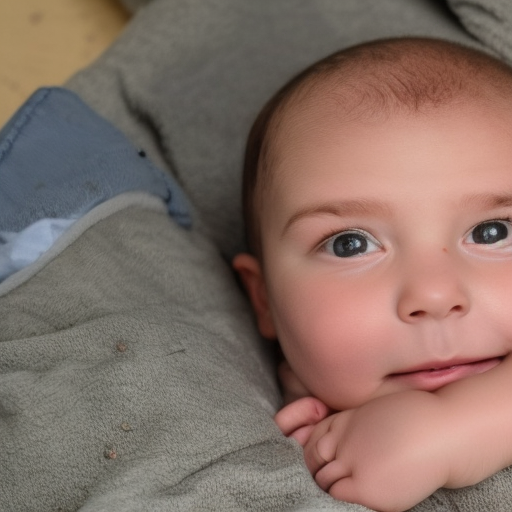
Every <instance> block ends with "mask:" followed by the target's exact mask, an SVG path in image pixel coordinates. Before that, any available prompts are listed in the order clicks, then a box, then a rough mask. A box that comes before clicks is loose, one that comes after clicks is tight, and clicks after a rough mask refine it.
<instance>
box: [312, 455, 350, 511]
mask: <svg viewBox="0 0 512 512" xmlns="http://www.w3.org/2000/svg"><path fill="white" fill-rule="evenodd" d="M349 476H350V469H349V468H348V467H347V466H346V464H343V461H342V460H341V459H334V460H333V461H331V462H329V463H327V464H326V465H325V466H324V467H323V468H321V469H319V470H318V471H317V473H316V475H315V481H316V483H317V484H318V486H319V487H320V488H321V489H323V490H324V491H325V492H329V493H331V489H333V488H334V487H335V486H336V485H338V486H339V487H340V489H339V491H340V492H341V491H342V490H343V489H344V488H345V487H346V486H347V484H348V482H344V483H340V482H341V480H343V479H345V480H346V479H347V477H349ZM332 496H334V495H332ZM334 497H337V496H334ZM337 498H338V499H342V498H340V497H339V496H338V497H337ZM345 501H346V500H345Z"/></svg>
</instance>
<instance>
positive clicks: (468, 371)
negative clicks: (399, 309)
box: [390, 356, 503, 391]
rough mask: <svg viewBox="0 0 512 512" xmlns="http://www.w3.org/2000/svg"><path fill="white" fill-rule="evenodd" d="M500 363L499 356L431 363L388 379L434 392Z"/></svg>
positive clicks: (393, 375) (500, 358)
mask: <svg viewBox="0 0 512 512" xmlns="http://www.w3.org/2000/svg"><path fill="white" fill-rule="evenodd" d="M502 361H503V357H502V356H499V357H490V358H488V359H478V360H453V361H446V362H433V363H428V364H425V365H422V366H419V367H415V368H412V369H410V370H406V371H404V372H399V373H393V374H391V375H390V378H391V379H392V380H396V381H399V382H402V383H403V384H407V385H408V387H409V386H410V387H412V388H413V389H420V390H423V391H435V390H436V389H439V388H441V387H443V386H445V385H446V384H450V383H451V382H455V381H457V380H460V379H463V378H465V377H470V376H472V375H477V374H479V373H484V372H486V371H489V370H492V369H493V368H495V367H496V366H498V365H499V364H500V363H501V362H502Z"/></svg>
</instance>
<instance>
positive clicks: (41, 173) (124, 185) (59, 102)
mask: <svg viewBox="0 0 512 512" xmlns="http://www.w3.org/2000/svg"><path fill="white" fill-rule="evenodd" d="M134 191H144V192H149V193H151V194H154V195H156V196H159V197H161V198H162V199H163V200H164V201H165V202H166V203H167V205H168V209H169V213H170V215H171V216H172V217H174V218H175V220H176V221H177V222H178V223H179V224H180V225H182V226H184V227H189V226H190V223H191V219H190V215H189V210H188V205H187V200H186V197H185V194H184V193H183V191H182V190H181V188H180V187H179V185H178V184H177V182H176V181H175V180H174V179H173V178H172V177H171V176H170V175H168V174H165V173H164V172H162V171H161V170H159V169H157V168H156V167H155V166H154V165H153V164H152V163H151V162H150V161H149V159H148V158H147V157H146V156H145V154H144V152H143V151H140V150H138V149H137V148H136V147H135V146H134V145H132V143H131V142H130V141H129V140H128V139H127V138H126V137H125V136H124V135H123V134H122V133H121V131H119V130H118V129H117V128H115V127H114V126H113V125H112V124H110V123H109V122H108V121H106V120H105V119H103V118H102V117H100V116H99V115H98V114H96V113H95V112H94V111H93V110H92V109H91V108H90V107H88V106H87V105H86V104H85V103H84V102H83V101H82V100H81V99H80V98H79V97H78V96H77V95H76V94H74V93H73V92H71V91H69V90H67V89H63V88H59V87H51V88H43V89H39V90H37V91H36V92H35V93H34V94H33V95H32V96H31V97H30V98H29V99H28V100H27V102H26V103H25V104H24V105H23V106H22V107H21V108H20V109H19V110H18V112H17V113H16V114H15V115H14V116H13V118H12V119H11V120H10V121H9V122H8V123H7V124H6V125H5V126H4V128H2V130H1V131H0V231H7V232H19V231H22V230H23V229H25V228H26V227H28V226H30V225H31V224H33V223H34V222H36V221H38V220H40V219H43V218H61V219H67V218H72V217H74V218H76V217H80V216H82V215H84V214H85V213H87V212H88V211H89V210H91V209H92V208H94V207H95V206H97V205H99V204H100V203H102V202H104V201H107V200H108V199H111V198H113V197H115V196H117V195H119V194H122V193H124V192H134Z"/></svg>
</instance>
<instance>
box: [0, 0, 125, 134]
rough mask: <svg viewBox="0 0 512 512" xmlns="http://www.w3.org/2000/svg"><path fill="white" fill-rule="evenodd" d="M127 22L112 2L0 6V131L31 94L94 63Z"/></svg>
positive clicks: (14, 1)
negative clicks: (0, 127)
mask: <svg viewBox="0 0 512 512" xmlns="http://www.w3.org/2000/svg"><path fill="white" fill-rule="evenodd" d="M128 19H129V14H128V13H127V12H126V11H125V9H124V8H123V6H122V5H121V4H120V3H119V2H118V1H117V0H0V126H2V125H3V124H4V123H5V122H6V121H7V119H8V118H9V117H10V116H11V115H12V114H13V113H14V112H15V110H16V109H17V108H18V107H19V106H20V105H21V104H22V103H23V102H24V101H25V100H26V99H27V97H28V96H30V94H31V93H32V92H33V91H34V90H35V89H37V88H38V87H40V86H44V85H61V84H62V83H63V82H65V81H66V80H67V79H68V78H69V77H70V76H71V75H72V74H73V73H74V72H75V71H77V70H79V69H81V68H83V67H84V66H86V65H87V64H89V63H90V62H92V61H93V60H95V59H96V57H98V56H99V55H100V54H101V53H102V52H103V51H104V50H105V49H106V48H107V47H108V46H109V45H110V44H111V43H112V41H113V40H114V39H115V38H116V37H117V36H118V35H119V34H120V32H121V31H122V30H123V28H124V26H125V25H126V23H127V22H128Z"/></svg>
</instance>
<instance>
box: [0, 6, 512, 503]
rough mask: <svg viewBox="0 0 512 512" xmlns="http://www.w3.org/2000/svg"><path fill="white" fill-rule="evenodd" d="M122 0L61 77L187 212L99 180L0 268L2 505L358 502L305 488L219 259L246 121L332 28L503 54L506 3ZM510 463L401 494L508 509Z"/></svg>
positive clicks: (237, 239) (228, 235)
mask: <svg viewBox="0 0 512 512" xmlns="http://www.w3.org/2000/svg"><path fill="white" fill-rule="evenodd" d="M127 4H130V5H131V6H132V7H133V8H135V7H139V9H138V10H137V13H136V15H135V16H134V19H133V21H132V22H131V23H130V25H129V26H128V27H127V29H126V30H125V32H124V34H123V35H122V36H121V37H120V38H119V40H118V41H117V42H116V43H115V44H113V45H112V47H111V48H110V49H109V50H108V51H107V52H106V53H105V54H104V55H103V56H102V57H101V58H100V59H99V60H98V61H97V62H96V63H95V64H94V65H93V66H91V67H90V68H88V69H85V70H84V71H82V72H80V73H79V74H78V75H76V76H75V77H74V78H73V79H72V80H71V81H70V82H69V84H68V87H69V88H70V89H72V90H74V91H76V92H77V93H78V94H79V95H80V96H81V97H82V98H83V99H85V100H86V101H87V102H88V103H89V105H91V106H92V107H93V108H94V109H95V110H96V111H97V112H99V113H101V114H102V115H103V116H105V117H106V118H107V119H109V120H110V121H112V122H113V123H114V124H115V125H116V126H118V127H119V128H120V129H121V130H122V131H123V132H124V133H125V134H126V135H127V136H128V137H129V138H130V139H131V140H132V141H133V142H134V144H136V146H138V147H142V148H144V150H145V151H146V153H147V154H148V155H149V157H150V158H151V159H152V160H153V162H155V163H156V164H157V165H158V166H159V167H161V168H162V169H164V170H165V171H166V172H169V173H171V174H172V175H173V176H174V177H175V178H176V179H177V181H178V182H179V183H181V185H182V187H183V189H184V190H185V192H186V194H187V196H188V197H189V199H190V202H191V204H192V213H193V227H192V229H190V230H186V229H183V228H181V227H179V226H178V225H177V224H176V223H175V222H174V220H173V219H172V218H170V217H169V216H168V214H167V212H166V210H165V208H164V207H163V206H162V204H161V203H160V201H159V200H158V199H156V198H153V197H151V196H148V195H144V194H139V195H137V194H133V195H131V196H130V197H120V198H117V199H113V200H111V201H108V202H107V203H105V204H103V205H100V206H99V207H98V208H97V209H95V210H93V211H91V212H90V214H88V216H87V218H84V219H83V222H82V223H81V224H80V225H78V226H76V227H75V229H74V230H73V231H72V232H71V233H69V234H68V235H67V236H66V237H65V238H64V239H63V241H62V242H61V243H60V245H59V246H58V247H57V248H55V250H54V251H53V252H52V253H51V254H50V257H48V258H46V260H45V261H44V264H41V265H39V266H38V267H36V268H35V269H34V270H29V271H27V272H25V273H24V274H23V275H22V276H21V277H20V278H19V279H15V280H12V281H10V283H9V282H6V283H4V284H3V285H0V510H1V511H2V512H3V511H6V512H18V511H19V512H56V511H60V512H71V511H76V510H80V512H93V511H94V512H99V511H102V512H103V511H104V512H106V511H109V512H130V511H133V512H135V511H137V512H140V511H148V512H149V511H151V512H164V511H165V512H168V511H190V512H192V511H194V512H197V511H244V510H247V511H261V512H265V511H268V512H271V511H272V512H279V511H292V512H298V511H318V510H329V511H344V512H350V511H354V512H355V511H358V510H366V509H364V508H363V507H360V506H357V505H350V504H346V503H342V502H336V501H334V500H332V499H331V498H330V497H329V496H328V495H326V494H324V493H323V492H321V491H320V490H319V489H318V488H317V486H316V485H315V483H314V482H313V480H312V479H311V477H310V475H309V473H308V471H307V469H306V468H305V466H304V464H303V462H302V454H301V449H300V448H299V447H298V446H297V445H296V444H295V443H294V442H293V441H290V440H287V439H286V438H284V437H283V436H282V435H281V434H280V432H279V431H278V429H277V428H276V426H275V425H274V423H273V420H272V416H273V414H274V412H275V411H276V409H277V408H278V407H279V403H280V397H279V392H278V388H277V385H276V381H275V376H274V363H273V358H272V347H271V346H270V345H268V344H267V343H266V342H264V341H262V340H261V339H260V338H259V336H258V334H257V331H256V329H255V326H254V324H253V319H252V316H251V312H250V308H249V305H248V302H247V301H246V299H245V297H244V294H243V293H242V291H241V289H240V288H239V286H238V283H237V282H236V280H235V278H234V276H233V273H232V272H231V270H230V267H229V260H230V258H231V257H232V256H233V255H234V254H235V253H236V252H237V251H239V250H240V249H242V248H243V246H244V242H243V236H242V221H241V213H240V211H241V209H240V200H239V188H240V168H241V159H242V152H243V146H244V139H245V136H246V134H247V132H248V129H249V126H250V123H251V121H252V119H253V117H254V116H255V114H256V112H257V111H258V109H259V108H260V107H261V105H262V103H263V102H264V101H265V99H266V98H267V97H268V96H269V95H270V94H271V93H272V92H273V91H274V90H275V89H276V88H277V87H279V86H280V85H281V84H282V83H283V82H284V81H285V80H287V79H288V78H289V77H290V76H291V75H293V74H294V73H296V72H297V71H298V70H300V69H301V68H303V67H304V66H305V65H307V64H309V63H310V62H312V61H314V60H316V59H318V58H319V57H322V56H324V55H325V54H327V53H330V52H332V51H334V50H336V49H338V48H341V47H344V46H347V45H349V44H353V43H357V42H360V41H363V40H368V39H373V38H376V37H384V36H397V35H425V36H433V37H442V38H446V39H450V40H455V41H459V42H463V43H466V44H471V45H476V46H477V47H480V48H484V49H487V50H488V51H491V52H493V53H495V54H497V55H499V56H500V57H502V58H503V59H505V60H507V61H509V62H512V35H511V34H512V32H511V30H510V28H511V23H512V4H510V2H509V1H508V0H501V1H498V0H474V1H462V0H450V1H449V2H448V3H447V4H446V3H444V2H442V1H440V0H414V1H411V0H379V1H378V2H376V1H374V0H343V1H339V0H295V1H294V2H291V1H288V0H261V1H258V2H256V1H249V0H208V1H205V0H152V1H150V2H148V1H145V2H144V1H141V2H137V1H131V2H128V1H127ZM0 172H1V168H0ZM509 473H510V472H509V470H504V471H502V472H501V473H499V474H497V475H495V476H494V477H492V478H490V479H488V480H486V481H484V482H482V483H481V484H479V485H477V486H474V487H471V488H466V489H461V490H457V491H447V490H440V491H438V492H437V493H435V494H434V495H433V496H431V497H430V498H429V499H427V500H425V501H424V502H423V503H421V504H420V505H418V506H417V507H415V509H414V511H415V512H427V511H428V512H432V511H438V512H444V511H446V512H448V511H450V512H460V511H472V512H476V511H503V512H505V511H510V510H512V475H510V474H509Z"/></svg>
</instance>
